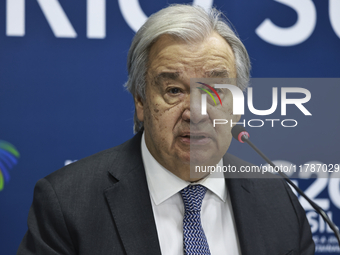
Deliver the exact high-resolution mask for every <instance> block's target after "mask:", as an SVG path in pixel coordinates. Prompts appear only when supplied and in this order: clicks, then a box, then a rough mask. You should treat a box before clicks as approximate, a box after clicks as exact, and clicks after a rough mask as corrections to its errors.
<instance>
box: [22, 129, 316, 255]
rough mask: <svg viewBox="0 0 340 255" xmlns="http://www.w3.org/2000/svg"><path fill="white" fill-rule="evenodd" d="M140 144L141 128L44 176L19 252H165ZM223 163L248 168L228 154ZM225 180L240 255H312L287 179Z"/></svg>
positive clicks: (308, 234)
mask: <svg viewBox="0 0 340 255" xmlns="http://www.w3.org/2000/svg"><path fill="white" fill-rule="evenodd" d="M140 147H141V133H139V134H137V135H136V136H135V137H134V138H132V139H131V140H129V141H127V142H125V143H124V144H122V145H119V146H117V147H114V148H112V149H109V150H106V151H103V152H100V153H97V154H95V155H93V156H90V157H88V158H85V159H82V160H79V161H77V162H75V163H73V164H70V165H68V166H66V167H64V168H62V169H60V170H58V171H56V172H54V173H52V174H50V175H49V176H47V177H45V178H43V179H41V180H39V181H38V182H37V184H36V187H35V190H34V199H33V204H32V207H31V209H30V212H29V215H28V231H27V233H26V235H25V236H24V238H23V240H22V242H21V244H20V247H19V249H18V253H17V254H43V255H49V254H89V255H100V254H117V255H118V254H128V255H134V254H147V255H156V254H161V252H160V246H159V242H158V236H157V230H156V225H155V220H154V217H153V212H152V206H151V201H150V195H149V190H148V186H147V182H146V177H145V172H144V167H143V162H142V156H141V149H140ZM224 164H225V165H227V164H232V165H235V166H237V167H239V166H241V165H249V163H246V162H244V161H242V160H240V159H238V158H236V157H234V156H232V155H229V154H226V156H225V157H224ZM226 183H227V187H228V189H229V192H230V196H231V201H232V204H233V211H234V217H235V222H236V227H237V231H238V235H239V242H240V246H241V251H242V254H243V255H254V254H255V255H256V254H259V255H264V254H268V255H276V254H278V255H280V254H282V255H284V254H290V255H292V254H314V243H313V241H312V236H311V231H310V227H309V224H308V222H307V220H306V216H305V212H304V210H303V209H302V207H301V206H300V204H299V202H298V200H297V198H296V196H295V195H294V194H293V193H292V192H291V190H290V188H289V187H288V185H287V184H286V183H285V182H284V181H283V180H281V179H226ZM221 254H224V253H223V251H221Z"/></svg>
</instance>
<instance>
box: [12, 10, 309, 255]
mask: <svg viewBox="0 0 340 255" xmlns="http://www.w3.org/2000/svg"><path fill="white" fill-rule="evenodd" d="M249 69H250V64H249V58H248V55H247V52H246V50H245V48H244V46H243V44H242V43H241V41H240V40H239V39H238V38H237V36H236V35H235V34H234V32H233V31H232V30H231V29H230V27H229V26H228V24H227V23H226V22H225V21H223V19H222V16H221V13H220V12H218V11H217V10H212V11H211V12H210V13H206V12H205V11H204V10H203V9H202V8H200V7H193V6H190V5H173V6H170V7H168V8H165V9H163V10H161V11H159V12H158V13H156V14H154V15H152V16H151V17H150V18H149V19H148V21H147V22H146V23H145V24H144V25H143V27H142V28H141V29H140V30H139V31H138V32H137V34H136V36H135V37H134V40H133V42H132V45H131V48H130V51H129V56H128V70H129V80H128V82H127V83H126V87H127V89H128V90H129V91H130V92H131V93H132V95H133V97H134V100H135V109H136V111H135V118H134V119H135V127H134V128H135V131H136V133H137V134H136V136H135V137H133V138H132V139H131V140H129V141H127V142H125V143H124V144H122V145H119V146H117V147H114V148H112V149H109V150H106V151H103V152H100V153H98V154H95V155H93V156H90V157H88V158H85V159H83V160H79V161H78V162H76V163H73V164H71V165H68V166H66V167H64V168H62V169H60V170H58V171H56V172H55V173H52V174H51V175H49V176H47V177H45V178H43V179H41V180H39V181H38V183H37V185H36V187H35V192H34V200H33V204H32V207H31V210H30V213H29V216H28V231H27V233H26V235H25V237H24V239H23V241H22V243H21V245H20V247H19V250H18V254H90V255H93V254H148V255H150V254H152V255H154V254H176V255H177V254H218V255H219V254H232V255H234V254H243V255H247V254H248V255H250V254H251V255H253V254H261V255H263V254H270V255H273V254H313V253H314V244H313V241H312V238H311V232H310V228H309V224H308V222H307V220H306V216H305V214H304V211H303V209H302V207H301V206H300V204H299V202H298V200H297V198H296V197H295V196H294V194H293V193H292V192H291V190H290V188H289V187H288V186H287V184H286V183H285V182H284V181H282V180H280V179H224V178H212V177H211V175H209V174H208V175H207V173H206V172H205V173H201V174H200V175H198V176H195V177H193V176H192V175H191V174H190V163H191V162H192V161H193V160H194V161H195V162H196V161H197V162H198V161H199V162H201V163H202V162H210V161H211V162H213V163H214V164H220V165H227V164H228V165H233V166H235V167H240V166H241V165H249V163H246V162H244V161H242V160H240V159H238V158H236V157H234V156H232V155H230V154H227V153H226V151H227V149H228V147H229V144H230V141H231V134H230V129H227V128H224V129H219V128H214V127H213V125H212V121H211V120H212V117H213V115H214V114H215V113H219V114H221V115H223V116H225V117H229V118H231V120H232V121H234V122H237V121H238V120H239V118H240V116H234V115H232V114H231V110H232V107H231V105H232V103H231V101H232V98H230V95H229V96H228V95H227V94H223V91H221V94H222V96H221V105H218V106H216V107H214V106H213V105H211V104H209V105H208V106H207V114H206V115H202V114H200V111H199V110H198V109H197V108H198V107H200V103H199V101H197V98H196V97H197V95H200V94H198V93H199V91H200V90H198V89H196V90H193V89H192V88H191V87H190V81H191V78H215V79H225V78H228V79H232V80H235V81H236V82H235V83H236V85H237V86H239V87H240V88H242V89H244V88H245V87H246V86H247V83H248V79H249ZM194 95H195V98H196V99H194ZM190 100H191V101H190ZM222 103H223V106H222ZM222 177H223V176H222Z"/></svg>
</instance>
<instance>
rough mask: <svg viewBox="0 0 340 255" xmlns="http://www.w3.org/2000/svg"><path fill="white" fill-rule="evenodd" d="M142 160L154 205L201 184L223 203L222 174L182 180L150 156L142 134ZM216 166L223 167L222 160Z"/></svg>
mask: <svg viewBox="0 0 340 255" xmlns="http://www.w3.org/2000/svg"><path fill="white" fill-rule="evenodd" d="M141 147H142V158H143V163H144V168H145V173H146V180H147V183H148V187H149V191H150V195H151V198H152V200H153V201H154V203H155V204H156V205H159V204H161V203H162V202H164V201H165V200H167V199H168V198H170V197H172V196H173V195H175V194H176V193H178V192H179V191H181V190H182V189H184V188H185V187H186V186H188V185H190V184H194V185H196V184H201V185H203V186H205V187H206V188H207V189H209V190H210V191H211V192H212V193H213V194H215V195H216V196H218V197H219V199H221V200H222V201H223V202H225V201H226V199H227V188H226V183H225V180H224V176H223V173H222V172H216V173H213V174H210V175H208V176H207V177H205V178H204V179H202V180H200V181H198V182H195V183H191V182H187V181H184V180H182V179H181V178H179V177H177V176H176V175H174V174H173V173H171V172H170V171H169V170H167V169H166V168H164V167H163V166H162V165H161V164H159V163H158V161H157V160H156V159H155V158H154V157H153V156H152V155H151V153H150V151H149V149H148V148H147V146H146V143H145V137H144V133H143V136H142V144H141ZM218 165H220V166H223V158H222V159H221V160H220V162H219V163H218Z"/></svg>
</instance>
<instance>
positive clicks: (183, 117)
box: [135, 33, 239, 180]
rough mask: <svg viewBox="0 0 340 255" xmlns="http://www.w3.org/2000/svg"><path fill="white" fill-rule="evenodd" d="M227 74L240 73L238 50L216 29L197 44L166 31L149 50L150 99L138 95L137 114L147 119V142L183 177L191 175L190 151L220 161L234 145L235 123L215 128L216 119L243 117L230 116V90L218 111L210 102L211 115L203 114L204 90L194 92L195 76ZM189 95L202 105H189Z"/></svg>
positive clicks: (147, 93) (151, 149)
mask: <svg viewBox="0 0 340 255" xmlns="http://www.w3.org/2000/svg"><path fill="white" fill-rule="evenodd" d="M225 77H229V78H235V77H236V69H235V61H234V54H233V52H232V49H231V48H230V46H229V44H228V43H227V42H226V41H225V40H224V39H223V38H222V37H221V36H220V35H218V34H217V33H213V34H212V35H211V36H210V37H208V38H207V39H206V40H204V41H203V42H199V43H197V44H187V43H184V42H182V41H179V40H176V39H174V38H172V37H171V36H168V35H163V36H161V37H160V38H159V39H158V40H157V41H156V42H155V43H154V45H153V46H152V47H151V49H150V53H149V61H148V70H147V75H146V82H147V85H146V90H145V96H146V99H145V100H144V101H143V100H141V99H140V98H137V97H136V98H135V104H136V111H137V116H138V119H139V120H140V121H143V122H144V130H145V141H146V145H147V147H148V149H149V151H150V152H151V154H152V155H153V157H154V158H155V159H156V160H157V161H158V162H159V163H160V164H161V165H163V166H164V167H165V168H166V169H168V170H169V171H171V172H173V173H174V174H176V175H177V176H178V177H180V178H182V179H184V180H190V171H189V166H190V154H192V155H191V157H195V158H197V159H200V160H202V161H204V160H206V161H209V160H210V161H211V160H212V161H213V162H215V161H216V160H217V162H218V160H219V159H220V158H221V157H222V156H223V154H224V153H225V152H226V151H227V149H228V147H229V144H230V140H231V134H230V125H219V126H223V127H216V128H214V127H213V122H212V121H213V119H214V118H225V119H231V118H233V120H234V121H237V120H238V119H239V116H231V113H232V108H231V107H232V97H231V96H230V95H229V96H224V97H223V101H222V102H223V108H222V107H221V106H220V108H218V109H217V108H216V109H217V112H216V109H212V107H208V108H207V113H208V114H207V115H201V114H200V112H201V110H200V103H199V102H200V101H199V100H200V99H199V100H198V98H200V95H201V93H198V91H199V90H198V89H196V90H192V91H195V92H194V93H193V92H192V93H190V91H191V90H190V78H225ZM190 99H191V100H195V102H198V104H193V102H194V101H192V104H190ZM216 113H219V116H216ZM221 114H222V116H221ZM228 127H229V128H228ZM202 133H204V135H202ZM190 148H191V149H192V151H191V150H190ZM191 159H193V158H191ZM217 162H215V164H216V163H217Z"/></svg>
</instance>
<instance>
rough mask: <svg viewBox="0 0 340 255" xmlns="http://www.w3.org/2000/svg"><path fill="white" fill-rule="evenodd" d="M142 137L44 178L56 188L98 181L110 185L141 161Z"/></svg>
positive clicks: (81, 160)
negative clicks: (113, 180)
mask: <svg viewBox="0 0 340 255" xmlns="http://www.w3.org/2000/svg"><path fill="white" fill-rule="evenodd" d="M140 139H141V134H137V135H135V136H134V137H133V138H131V139H130V140H128V141H126V142H124V143H122V144H120V145H118V146H115V147H112V148H110V149H106V150H103V151H100V152H98V153H96V154H93V155H91V156H88V157H85V158H83V159H80V160H78V161H76V162H73V163H71V164H69V165H66V166H64V167H62V168H60V169H59V170H57V171H55V172H53V173H51V174H49V175H47V176H46V177H45V178H44V179H46V180H47V181H48V182H50V183H51V185H52V186H53V187H55V188H66V187H70V188H71V187H74V186H77V185H78V183H79V184H81V185H86V186H88V187H90V186H93V184H96V183H97V184H98V183H101V185H108V186H109V185H110V183H112V181H110V179H111V180H112V178H113V179H114V178H119V177H120V176H122V175H123V174H124V173H126V171H128V169H129V168H131V166H132V165H133V164H139V163H140V161H141V156H140V153H141V152H140ZM124 171H125V172H124Z"/></svg>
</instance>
